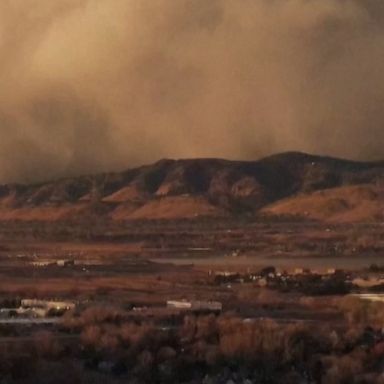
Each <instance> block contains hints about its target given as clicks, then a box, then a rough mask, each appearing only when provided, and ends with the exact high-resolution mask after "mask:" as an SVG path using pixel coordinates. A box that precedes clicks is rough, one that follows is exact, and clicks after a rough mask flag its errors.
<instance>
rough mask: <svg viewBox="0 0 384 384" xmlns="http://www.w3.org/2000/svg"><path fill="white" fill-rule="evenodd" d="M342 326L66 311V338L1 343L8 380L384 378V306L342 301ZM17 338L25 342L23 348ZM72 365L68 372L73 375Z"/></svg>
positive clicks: (43, 335)
mask: <svg viewBox="0 0 384 384" xmlns="http://www.w3.org/2000/svg"><path fill="white" fill-rule="evenodd" d="M338 305H339V307H340V309H341V310H342V311H343V312H344V313H345V320H346V321H344V322H343V323H340V324H333V325H325V324H324V323H320V322H319V323H313V322H311V323H292V324H289V323H283V322H280V323H278V322H275V321H272V320H244V319H241V318H237V317H234V316H231V315H222V316H218V317H216V316H213V315H208V316H193V315H188V316H185V318H184V321H183V323H182V324H181V325H180V326H179V327H174V328H173V327H171V328H166V327H162V326H160V325H155V324H152V323H149V322H145V323H141V324H138V323H135V322H132V321H127V320H126V318H125V316H124V313H123V312H121V311H120V310H115V309H108V308H90V309H87V310H86V311H84V312H83V313H82V314H80V315H79V316H67V317H66V318H65V319H64V321H63V324H62V325H61V327H62V330H61V331H62V332H61V333H60V335H58V334H56V333H52V332H39V333H36V334H34V335H33V337H32V342H28V343H26V342H25V341H20V343H19V344H9V345H6V344H1V348H2V351H1V352H2V353H1V358H0V376H1V377H0V379H1V380H3V382H7V383H41V384H45V383H55V384H60V383H69V382H70V383H79V384H80V383H84V384H85V383H107V384H108V383H122V382H124V383H135V384H141V383H143V384H144V383H164V384H165V383H185V384H192V383H196V384H197V383H205V384H215V383H226V382H228V381H230V382H232V383H235V384H236V383H247V384H250V383H261V384H262V383H265V384H267V383H269V384H273V383H276V384H277V383H287V384H289V383H319V384H321V383H325V384H328V383H330V384H336V383H348V384H349V383H360V384H363V383H377V384H379V383H384V381H383V375H382V365H383V362H384V337H383V333H382V331H381V327H382V325H383V324H382V323H383V319H384V316H383V315H384V311H383V306H380V305H376V304H374V305H370V304H366V303H363V302H361V301H358V300H355V299H343V300H341V301H340V302H339V303H338ZM16 345H18V347H16ZM66 370H67V372H66Z"/></svg>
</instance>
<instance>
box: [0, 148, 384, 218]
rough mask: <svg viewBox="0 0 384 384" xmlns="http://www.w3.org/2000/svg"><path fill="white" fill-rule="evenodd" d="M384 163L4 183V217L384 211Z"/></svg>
mask: <svg viewBox="0 0 384 384" xmlns="http://www.w3.org/2000/svg"><path fill="white" fill-rule="evenodd" d="M383 184H384V162H371V163H363V162H353V161H348V160H341V159H335V158H330V157H320V156H313V155H308V154H303V153H296V152H290V153H283V154H278V155H274V156H270V157H267V158H263V159H261V160H258V161H248V162H246V161H229V160H221V159H192V160H188V159H187V160H161V161H159V162H157V163H154V164H151V165H146V166H142V167H138V168H134V169H128V170H126V171H124V172H120V173H105V174H99V175H91V176H80V177H74V178H66V179H60V180H56V181H50V182H45V183H39V184H34V185H22V184H12V185H1V186H0V220H2V221H5V220H26V221H32V220H41V221H57V220H76V219H82V218H89V217H93V218H98V217H105V218H110V219H113V220H130V219H177V218H196V217H203V216H210V217H223V216H229V215H251V216H252V215H256V214H257V213H258V212H261V213H263V214H268V215H279V216H280V215H284V216H286V215H294V216H303V217H310V218H315V219H322V220H324V219H326V220H328V219H330V220H336V221H338V220H341V221H343V220H348V221H350V220H368V219H369V220H371V219H372V220H377V219H380V218H381V217H382V211H383V200H384V197H383V189H382V187H380V185H383Z"/></svg>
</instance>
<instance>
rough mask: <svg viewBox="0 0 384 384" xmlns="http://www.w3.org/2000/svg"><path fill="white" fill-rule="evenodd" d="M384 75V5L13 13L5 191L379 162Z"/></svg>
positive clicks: (271, 0)
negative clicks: (262, 160) (331, 160)
mask: <svg viewBox="0 0 384 384" xmlns="http://www.w3.org/2000/svg"><path fill="white" fill-rule="evenodd" d="M383 68H384V2H383V1H382V0H321V1H319V0H236V1H235V0H209V1H208V0H177V1H175V0H57V1H52V0H28V1H26V0H2V1H1V2H0V133H1V140H0V181H16V180H18V181H31V180H42V179H47V178H50V177H59V176H63V175H73V174H79V173H87V172H99V171H106V170H113V169H116V170H117V169H120V168H126V167H128V166H133V165H137V164H139V163H143V162H149V161H153V160H157V159H159V158H162V157H176V158H179V157H226V158H238V159H255V158H258V157H260V156H263V155H267V154H270V153H272V152H278V151H286V150H300V151H306V152H314V153H321V154H328V155H335V156H342V157H348V158H354V159H364V160H371V159H378V158H380V157H384V156H383V150H382V148H383V144H384V129H383V122H384V108H383V105H384V75H383V72H382V70H383Z"/></svg>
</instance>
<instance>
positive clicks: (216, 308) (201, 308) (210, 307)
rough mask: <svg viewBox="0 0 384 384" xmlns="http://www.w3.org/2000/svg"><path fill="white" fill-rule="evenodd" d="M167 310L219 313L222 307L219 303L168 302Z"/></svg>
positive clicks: (200, 301) (194, 301) (195, 301)
mask: <svg viewBox="0 0 384 384" xmlns="http://www.w3.org/2000/svg"><path fill="white" fill-rule="evenodd" d="M167 308H174V309H181V310H187V311H193V312H206V311H207V312H221V311H222V309H223V305H222V304H221V303H220V302H219V301H202V300H192V301H188V300H168V301H167Z"/></svg>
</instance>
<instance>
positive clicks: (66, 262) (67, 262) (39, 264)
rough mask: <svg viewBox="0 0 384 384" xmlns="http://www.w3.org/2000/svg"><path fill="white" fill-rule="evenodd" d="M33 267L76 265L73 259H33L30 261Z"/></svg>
mask: <svg viewBox="0 0 384 384" xmlns="http://www.w3.org/2000/svg"><path fill="white" fill-rule="evenodd" d="M30 265H32V266H33V267H43V268H44V267H53V266H56V267H72V266H74V265H75V260H73V259H67V260H66V259H59V260H33V261H31V262H30Z"/></svg>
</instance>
